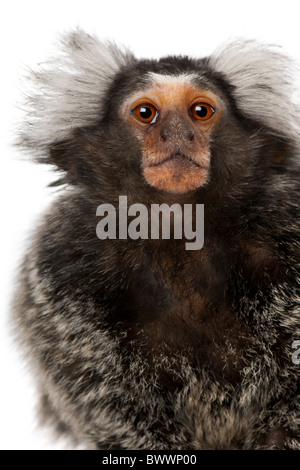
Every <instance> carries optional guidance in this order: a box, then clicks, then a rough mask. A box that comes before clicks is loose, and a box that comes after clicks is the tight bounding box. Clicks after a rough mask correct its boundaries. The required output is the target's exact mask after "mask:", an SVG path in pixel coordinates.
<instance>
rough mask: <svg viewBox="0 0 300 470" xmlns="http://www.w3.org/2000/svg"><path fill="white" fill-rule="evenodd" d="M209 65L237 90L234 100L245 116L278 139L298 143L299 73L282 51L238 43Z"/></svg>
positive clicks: (212, 60) (245, 41)
mask: <svg viewBox="0 0 300 470" xmlns="http://www.w3.org/2000/svg"><path fill="white" fill-rule="evenodd" d="M209 65H210V66H211V67H212V68H213V69H214V70H215V71H217V72H220V73H221V74H223V75H224V77H225V78H226V80H227V81H228V82H229V83H230V84H231V85H232V86H233V87H234V88H233V96H234V98H235V100H236V103H237V105H238V107H239V109H240V110H241V111H242V112H243V113H244V114H245V115H246V116H249V117H251V118H253V119H255V120H256V121H258V122H261V123H262V125H264V126H267V127H269V128H270V130H271V131H272V132H273V134H276V135H277V136H280V137H283V138H286V137H287V138H289V139H293V140H296V141H298V140H299V137H300V110H299V104H298V103H297V100H296V99H295V98H296V97H295V89H296V88H297V86H298V87H299V75H298V74H299V70H297V65H296V64H295V63H294V62H293V61H292V60H291V59H290V58H289V57H287V56H286V55H285V54H283V53H282V51H281V50H280V49H279V47H276V46H270V45H265V44H262V43H258V42H257V41H250V40H248V41H247V40H236V41H234V42H232V43H230V44H227V45H225V46H223V47H222V48H221V49H219V50H217V51H216V52H215V53H214V54H212V56H211V57H210V58H209ZM297 75H298V76H297ZM297 79H298V83H296V80H297Z"/></svg>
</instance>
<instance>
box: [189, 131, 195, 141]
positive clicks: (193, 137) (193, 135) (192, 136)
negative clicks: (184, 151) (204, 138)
mask: <svg viewBox="0 0 300 470" xmlns="http://www.w3.org/2000/svg"><path fill="white" fill-rule="evenodd" d="M194 139H195V134H194V133H192V135H191V137H190V141H191V142H192V141H193V140H194Z"/></svg>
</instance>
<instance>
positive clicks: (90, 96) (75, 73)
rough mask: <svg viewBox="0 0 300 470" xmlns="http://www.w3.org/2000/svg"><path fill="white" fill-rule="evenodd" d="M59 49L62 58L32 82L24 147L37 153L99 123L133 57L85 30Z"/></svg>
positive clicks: (35, 75)
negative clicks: (107, 98)
mask: <svg viewBox="0 0 300 470" xmlns="http://www.w3.org/2000/svg"><path fill="white" fill-rule="evenodd" d="M61 44H62V50H61V54H60V55H58V56H57V57H54V58H52V59H51V60H49V61H48V62H46V63H44V64H42V66H41V67H40V69H39V70H38V71H37V72H35V73H32V74H30V78H29V81H28V84H29V85H30V87H29V90H28V92H27V95H28V96H29V99H28V101H27V103H26V104H25V106H24V108H25V110H26V111H27V116H26V123H27V127H25V128H22V131H21V138H20V144H21V145H23V146H28V147H30V148H34V149H36V150H37V149H39V151H45V150H47V148H48V147H49V145H50V144H53V143H54V142H56V141H58V142H59V141H60V140H64V139H67V138H69V137H70V136H71V135H72V132H73V131H74V130H75V129H77V128H79V127H82V126H88V125H91V124H94V123H95V122H97V121H98V120H99V119H100V118H101V112H102V109H101V108H102V106H101V103H102V101H103V98H104V97H105V94H106V92H107V89H108V87H109V86H110V83H111V80H112V78H113V77H114V75H115V74H116V73H117V72H118V70H119V69H120V67H122V66H123V65H125V64H128V63H130V62H131V60H132V58H133V57H132V55H131V53H130V52H129V51H126V50H124V51H122V50H121V49H120V48H118V47H117V46H116V45H114V44H113V43H112V42H106V43H102V42H100V41H99V40H98V39H97V38H96V37H95V36H91V35H88V34H86V33H84V32H83V31H81V30H77V31H75V32H74V33H72V34H68V35H65V36H63V38H62V40H61Z"/></svg>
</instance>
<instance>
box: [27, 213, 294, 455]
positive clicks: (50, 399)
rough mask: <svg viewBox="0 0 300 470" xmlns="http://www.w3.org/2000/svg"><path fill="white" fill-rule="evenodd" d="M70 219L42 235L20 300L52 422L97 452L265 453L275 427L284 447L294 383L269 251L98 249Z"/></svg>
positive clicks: (175, 246) (237, 247) (114, 245)
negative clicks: (53, 417)
mask: <svg viewBox="0 0 300 470" xmlns="http://www.w3.org/2000/svg"><path fill="white" fill-rule="evenodd" d="M82 205H83V204H82ZM64 207H66V209H64ZM64 210H67V205H66V206H61V208H60V209H59V212H60V213H59V217H55V218H53V219H52V221H51V222H50V223H49V224H46V225H45V226H44V228H43V229H42V230H41V231H40V232H39V235H38V243H36V245H35V249H34V250H33V251H32V252H31V253H30V254H29V257H28V259H27V260H26V262H25V268H24V278H23V284H22V287H21V289H20V292H19V298H18V302H19V308H18V315H19V324H20V327H21V328H22V329H23V330H24V332H25V336H26V337H27V340H28V344H29V347H30V349H31V350H33V352H34V355H33V357H34V358H35V360H36V361H37V367H38V372H39V376H40V378H41V389H42V395H43V408H44V411H45V412H46V413H47V414H49V412H51V415H53V414H55V415H58V416H59V421H61V422H62V423H63V424H64V425H66V423H67V425H68V427H70V430H71V433H72V434H75V436H77V438H79V439H81V438H82V440H83V442H86V443H87V445H88V446H89V447H91V448H105V449H107V448H124V449H132V448H136V449H142V448H148V449H170V448H171V449H172V448H173V449H208V448H210V449H228V448H253V447H254V448H259V447H260V446H264V445H266V442H268V439H269V441H270V439H271V441H270V442H271V445H272V442H273V441H272V439H273V437H272V432H273V430H274V429H275V431H276V433H277V434H276V436H277V437H276V439H277V441H276V443H275V444H276V445H278V447H284V446H285V442H286V430H285V427H288V426H289V424H288V422H287V421H288V418H285V414H284V413H282V412H281V409H285V408H284V407H286V406H290V405H288V403H289V401H290V403H293V401H294V400H295V399H296V398H294V396H295V393H296V391H295V383H296V381H295V378H294V375H293V374H294V373H293V368H292V364H291V363H290V361H289V358H288V357H286V356H285V353H284V351H285V349H284V346H283V345H284V344H287V343H285V341H286V339H285V332H284V330H283V329H280V327H278V325H279V320H278V318H277V319H276V318H275V320H274V315H273V311H274V308H275V309H276V308H278V307H276V301H275V300H276V299H275V298H274V296H273V298H272V295H271V294H270V292H271V291H272V289H271V288H270V286H269V284H268V282H266V279H269V277H270V274H272V275H275V274H276V275H277V277H278V276H279V274H278V272H277V271H278V270H277V271H276V269H275V268H274V266H273V265H272V262H271V261H270V259H269V258H268V256H267V255H266V251H264V250H261V251H257V250H256V251H255V255H254V256H252V254H251V255H249V249H248V252H247V250H246V251H245V255H241V243H240V242H238V241H237V240H233V241H232V243H231V247H228V246H224V245H223V242H222V241H220V240H219V241H218V243H215V244H214V247H212V246H211V244H212V243H214V242H212V241H211V240H210V241H209V240H208V242H207V244H206V246H204V248H203V249H202V250H199V251H198V252H196V253H195V252H193V253H188V252H187V251H185V249H184V243H181V241H180V242H178V241H177V240H176V243H175V241H173V242H172V240H165V241H163V244H160V241H157V246H156V245H155V246H154V245H153V244H152V242H151V241H149V242H148V241H146V242H145V244H144V245H141V244H139V245H138V249H137V245H136V244H133V241H130V240H128V241H122V242H119V241H118V240H116V241H112V240H107V241H105V242H102V241H100V240H97V239H96V237H95V233H94V227H92V226H88V225H84V224H82V223H81V222H82V220H83V219H84V211H83V212H82V216H81V217H78V219H77V218H76V217H74V218H73V219H70V218H66V217H65V216H64ZM89 217H90V214H88V217H87V219H88V218H89ZM75 228H76V230H75ZM89 233H90V238H89ZM74 234H77V238H76V237H74ZM83 240H85V243H82V241H83ZM180 243H181V244H180ZM36 246H38V248H36ZM212 248H213V249H212ZM250 251H251V250H250ZM252 251H253V249H252ZM237 253H238V256H236V254H237ZM162 254H163V256H162ZM237 259H238V260H239V262H237ZM259 263H261V264H262V265H263V269H260V271H261V272H264V273H266V276H263V277H262V278H261V279H260V278H259V276H256V282H255V283H253V282H252V280H251V273H252V271H253V270H255V269H257V267H258V265H259ZM279 271H280V270H279ZM274 273H275V274H274ZM274 299H275V300H274ZM278 301H279V302H282V299H281V298H280V297H278ZM287 341H289V338H288V340H287ZM287 371H289V374H288V373H287ZM281 402H282V406H281V405H279V403H281ZM292 406H297V405H292ZM286 416H288V414H286ZM284 420H285V421H286V426H285V425H284V422H285V421H284ZM269 423H272V425H271V426H270V424H269ZM295 423H296V421H295V422H293V429H295V427H296V426H297V424H295ZM282 426H283V428H284V430H283V431H282V430H281V429H282ZM275 431H274V432H275ZM293 433H294V431H293ZM293 433H292V437H293V436H294V434H295V433H294V434H293ZM278 436H279V437H278ZM273 440H274V439H273Z"/></svg>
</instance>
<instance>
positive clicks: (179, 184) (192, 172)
mask: <svg viewBox="0 0 300 470" xmlns="http://www.w3.org/2000/svg"><path fill="white" fill-rule="evenodd" d="M208 176H209V172H208V169H207V168H205V167H201V166H199V165H197V164H196V163H193V162H192V161H191V160H186V161H182V160H181V161H176V160H168V161H167V162H164V163H161V164H159V165H153V166H148V167H145V168H144V177H145V179H146V181H147V182H148V183H149V184H150V185H151V186H154V187H155V188H158V189H161V190H163V191H168V192H172V193H185V192H187V191H193V190H194V189H198V188H200V187H201V186H203V185H204V184H205V183H206V182H207V181H208Z"/></svg>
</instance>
